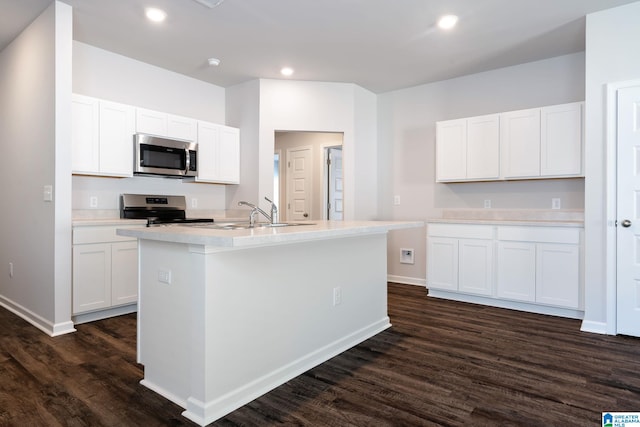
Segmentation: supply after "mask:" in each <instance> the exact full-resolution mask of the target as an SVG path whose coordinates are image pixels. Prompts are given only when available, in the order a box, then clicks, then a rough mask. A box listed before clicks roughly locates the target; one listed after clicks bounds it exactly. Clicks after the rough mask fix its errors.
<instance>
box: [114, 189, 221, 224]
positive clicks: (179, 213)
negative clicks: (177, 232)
mask: <svg viewBox="0 0 640 427" xmlns="http://www.w3.org/2000/svg"><path fill="white" fill-rule="evenodd" d="M186 210H187V200H186V198H185V197H184V196H162V195H153V194H122V196H121V198H120V217H121V218H127V219H146V220H147V227H149V226H151V225H160V224H185V223H200V222H213V218H187V214H186Z"/></svg>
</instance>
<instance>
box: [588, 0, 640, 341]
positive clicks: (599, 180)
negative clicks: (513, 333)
mask: <svg viewBox="0 0 640 427" xmlns="http://www.w3.org/2000/svg"><path fill="white" fill-rule="evenodd" d="M639 23H640V2H636V3H632V4H629V5H626V6H620V7H618V8H614V9H609V10H605V11H602V12H598V13H593V14H591V15H588V16H587V30H586V65H585V69H586V120H585V122H586V140H585V143H586V153H587V156H586V159H585V160H586V187H585V244H586V248H585V258H586V262H585V265H586V270H585V287H586V295H585V297H586V298H585V319H584V322H583V328H584V329H587V330H593V331H598V332H605V331H607V329H608V326H609V325H607V323H606V322H607V315H608V314H612V315H614V316H615V313H613V311H614V310H615V303H614V304H613V305H611V304H610V305H609V307H611V313H607V289H608V288H613V289H615V283H614V282H615V278H613V279H610V276H609V275H608V274H607V265H606V259H607V250H606V240H605V231H606V229H607V216H606V214H607V212H606V208H607V206H606V205H605V202H604V201H605V200H607V192H606V189H607V185H608V184H610V183H608V182H607V171H606V167H605V161H606V151H605V148H606V145H605V132H606V114H607V112H606V110H605V105H606V102H605V93H606V84H607V83H613V82H621V81H625V80H633V79H639V78H640V55H638V40H640V25H639ZM609 267H610V268H611V269H615V265H611V266H609ZM610 295H611V294H609V296H610ZM613 295H614V296H615V291H614V293H613ZM609 332H613V331H609Z"/></svg>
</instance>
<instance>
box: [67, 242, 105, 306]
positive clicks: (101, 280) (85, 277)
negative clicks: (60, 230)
mask: <svg viewBox="0 0 640 427" xmlns="http://www.w3.org/2000/svg"><path fill="white" fill-rule="evenodd" d="M109 306H111V244H109V243H96V244H89V245H74V246H73V314H78V313H83V312H86V311H92V310H97V309H101V308H107V307H109Z"/></svg>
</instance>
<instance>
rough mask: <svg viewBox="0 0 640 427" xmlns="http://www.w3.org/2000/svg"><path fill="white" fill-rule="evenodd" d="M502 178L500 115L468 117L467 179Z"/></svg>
mask: <svg viewBox="0 0 640 427" xmlns="http://www.w3.org/2000/svg"><path fill="white" fill-rule="evenodd" d="M498 178H500V115H499V114H489V115H486V116H479V117H471V118H469V119H467V179H469V180H487V179H498Z"/></svg>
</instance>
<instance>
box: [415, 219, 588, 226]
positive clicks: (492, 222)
mask: <svg viewBox="0 0 640 427" xmlns="http://www.w3.org/2000/svg"><path fill="white" fill-rule="evenodd" d="M427 224H478V225H510V226H537V227H584V221H579V220H554V219H544V220H543V219H534V220H530V219H527V220H524V219H521V220H516V219H468V218H465V219H462V218H432V219H429V220H427Z"/></svg>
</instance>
